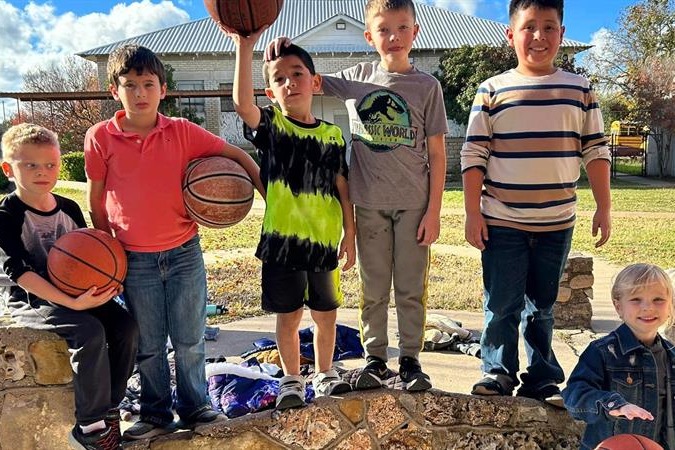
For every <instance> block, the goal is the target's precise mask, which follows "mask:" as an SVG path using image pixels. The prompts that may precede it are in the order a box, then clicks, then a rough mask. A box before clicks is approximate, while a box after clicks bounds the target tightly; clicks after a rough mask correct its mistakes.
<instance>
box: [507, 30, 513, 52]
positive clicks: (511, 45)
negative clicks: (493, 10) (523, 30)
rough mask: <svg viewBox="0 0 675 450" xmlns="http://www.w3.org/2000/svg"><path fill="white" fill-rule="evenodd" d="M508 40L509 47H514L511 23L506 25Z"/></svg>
mask: <svg viewBox="0 0 675 450" xmlns="http://www.w3.org/2000/svg"><path fill="white" fill-rule="evenodd" d="M506 41H507V42H508V43H509V47H513V30H512V29H511V25H509V26H508V27H506Z"/></svg>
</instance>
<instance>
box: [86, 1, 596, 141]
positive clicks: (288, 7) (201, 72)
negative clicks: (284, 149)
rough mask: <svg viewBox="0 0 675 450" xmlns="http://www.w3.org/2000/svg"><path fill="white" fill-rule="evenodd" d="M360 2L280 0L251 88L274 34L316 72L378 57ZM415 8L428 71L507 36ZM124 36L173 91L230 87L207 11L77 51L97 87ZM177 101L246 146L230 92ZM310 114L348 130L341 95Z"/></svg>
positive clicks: (415, 58) (415, 55)
mask: <svg viewBox="0 0 675 450" xmlns="http://www.w3.org/2000/svg"><path fill="white" fill-rule="evenodd" d="M364 4H365V1H364V0H286V1H285V2H284V6H283V9H282V11H281V14H280V16H279V18H278V19H277V20H276V21H275V23H274V24H273V25H272V26H271V27H270V28H269V29H268V30H267V31H266V32H265V34H263V36H262V37H261V39H260V41H259V42H258V44H257V47H256V49H255V50H256V52H257V54H256V59H257V60H256V61H255V62H254V69H253V73H254V87H255V88H259V89H262V88H264V83H263V79H262V75H261V66H262V51H263V50H264V47H265V46H266V44H267V43H268V42H269V41H270V40H271V39H273V38H274V37H276V36H288V37H290V38H292V40H293V42H294V43H296V44H298V45H300V46H302V47H303V48H305V49H306V50H308V51H309V52H310V53H311V54H312V56H313V58H314V64H315V66H316V69H317V71H318V72H319V73H331V72H336V71H338V70H341V69H344V68H347V67H350V66H352V65H354V64H356V63H358V62H360V61H368V60H373V59H377V58H378V55H377V53H376V52H375V51H374V49H373V48H372V47H370V46H369V45H368V44H367V43H366V41H365V40H364V37H363V30H364V15H363V8H364ZM416 13H417V21H418V23H419V24H420V33H419V35H418V37H417V39H416V41H415V45H414V47H413V50H412V52H411V54H410V59H411V61H412V63H413V64H414V65H415V66H416V67H417V68H418V69H421V70H424V71H427V72H430V73H433V72H435V71H437V70H438V68H439V58H440V57H441V56H442V55H443V52H444V51H445V50H447V49H451V48H458V47H461V46H463V45H478V44H488V45H495V46H496V45H501V44H502V43H504V42H505V29H506V24H503V23H499V22H495V21H491V20H485V19H481V18H478V17H474V16H469V15H465V14H460V13H457V12H453V11H448V10H446V9H443V8H437V7H434V6H430V5H427V4H422V3H416ZM205 15H206V11H205ZM127 43H137V44H139V45H143V46H145V47H147V48H149V49H151V50H153V51H154V52H155V53H157V54H158V55H159V56H160V58H161V59H162V61H163V62H164V63H168V64H170V65H171V66H172V67H173V68H174V69H175V73H174V80H175V81H176V82H177V87H178V89H179V90H223V89H230V88H231V87H232V81H233V71H234V57H235V55H234V45H233V44H232V42H231V41H230V39H229V38H227V36H225V35H224V34H222V33H221V32H220V30H219V29H218V27H217V26H216V24H215V22H214V21H213V20H211V18H210V17H206V18H204V19H200V20H195V21H192V22H188V23H185V24H181V25H176V26H173V27H170V28H166V29H163V30H158V31H155V32H152V33H148V34H144V35H140V36H136V37H133V38H130V39H125V40H123V41H119V42H114V43H111V44H108V45H104V46H102V47H98V48H93V49H90V50H85V51H83V52H81V53H78V55H79V56H81V57H83V58H86V59H88V60H91V61H94V62H95V63H96V64H97V65H98V71H99V79H100V81H101V88H102V89H105V88H106V87H107V82H106V81H105V72H106V70H105V69H106V63H107V60H108V55H109V54H110V53H111V52H112V50H114V49H115V48H116V47H118V46H120V45H123V44H127ZM588 47H589V46H588V45H587V44H584V43H582V42H578V41H573V40H569V39H565V40H563V43H562V49H561V52H562V53H564V54H566V55H568V57H572V56H574V54H575V53H577V52H579V51H581V50H585V49H587V48H588ZM259 100H260V102H261V104H263V103H264V102H265V99H264V98H260V99H259ZM181 102H182V103H183V104H184V105H186V106H188V105H189V107H191V108H193V109H194V110H195V111H196V112H197V113H198V114H200V115H202V116H203V117H204V118H205V119H206V121H205V124H204V126H205V127H206V128H207V129H209V130H210V131H212V132H214V133H216V134H219V135H221V136H222V137H224V138H226V139H227V140H228V142H231V143H233V144H237V145H240V146H248V143H247V142H246V141H245V140H244V139H243V136H242V132H241V121H240V120H239V119H238V118H237V116H236V114H235V113H234V108H233V106H232V102H231V99H230V98H229V97H206V98H204V97H201V98H182V99H181ZM314 114H315V115H316V116H318V117H321V118H323V119H324V120H327V121H330V122H333V123H336V124H338V125H339V126H340V127H342V129H343V131H344V132H345V135H346V136H349V132H348V121H347V111H346V109H345V108H344V106H343V105H342V103H341V102H339V101H337V100H335V99H333V98H328V97H317V98H316V101H315V102H314ZM458 133H459V131H458Z"/></svg>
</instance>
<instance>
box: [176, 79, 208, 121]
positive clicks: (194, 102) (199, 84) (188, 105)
mask: <svg viewBox="0 0 675 450" xmlns="http://www.w3.org/2000/svg"><path fill="white" fill-rule="evenodd" d="M176 90H178V91H203V90H204V81H199V80H197V81H176ZM205 104H206V99H205V98H204V97H180V104H179V107H180V110H181V112H182V111H184V110H186V109H187V110H188V111H192V112H193V113H195V114H197V116H199V117H204V116H205V108H204V105H205Z"/></svg>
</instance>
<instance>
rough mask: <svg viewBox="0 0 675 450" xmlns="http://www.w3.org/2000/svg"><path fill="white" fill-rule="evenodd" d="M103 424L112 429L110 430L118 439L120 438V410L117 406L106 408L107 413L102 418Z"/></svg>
mask: <svg viewBox="0 0 675 450" xmlns="http://www.w3.org/2000/svg"><path fill="white" fill-rule="evenodd" d="M104 421H105V424H106V425H107V426H109V427H110V428H111V429H112V432H113V433H114V434H116V435H117V436H118V437H119V438H120V439H122V433H121V432H120V411H119V409H117V408H112V409H109V410H108V413H107V414H106V415H105V418H104Z"/></svg>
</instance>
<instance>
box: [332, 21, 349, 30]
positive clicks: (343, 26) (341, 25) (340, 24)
mask: <svg viewBox="0 0 675 450" xmlns="http://www.w3.org/2000/svg"><path fill="white" fill-rule="evenodd" d="M335 29H336V30H346V29H347V24H346V23H344V22H335Z"/></svg>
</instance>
